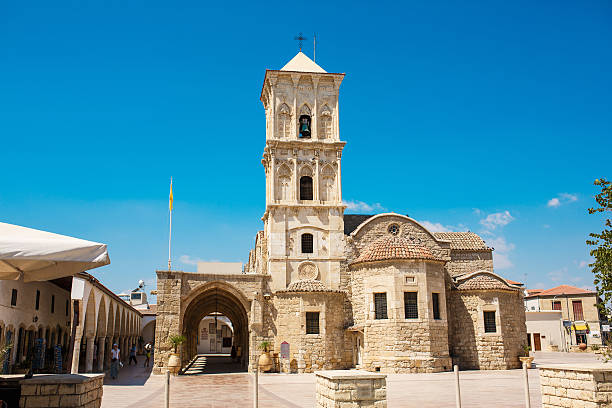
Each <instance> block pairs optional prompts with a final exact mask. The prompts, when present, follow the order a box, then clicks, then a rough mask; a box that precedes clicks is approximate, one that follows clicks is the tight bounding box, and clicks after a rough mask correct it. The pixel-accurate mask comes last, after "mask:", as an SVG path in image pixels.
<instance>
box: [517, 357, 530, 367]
mask: <svg viewBox="0 0 612 408" xmlns="http://www.w3.org/2000/svg"><path fill="white" fill-rule="evenodd" d="M519 360H521V363H525V364H527V368H531V363H533V357H531V356H529V357H519Z"/></svg>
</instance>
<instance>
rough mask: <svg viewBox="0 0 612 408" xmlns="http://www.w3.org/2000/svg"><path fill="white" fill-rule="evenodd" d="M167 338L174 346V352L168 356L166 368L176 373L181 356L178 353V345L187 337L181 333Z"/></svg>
mask: <svg viewBox="0 0 612 408" xmlns="http://www.w3.org/2000/svg"><path fill="white" fill-rule="evenodd" d="M168 340H169V341H170V343H171V344H172V347H173V348H174V353H172V354H170V358H168V370H169V371H170V373H171V374H175V375H176V374H178V372H179V371H180V369H181V358H180V357H179V355H178V347H179V346H180V345H181V344H183V343H184V342H185V341H186V340H187V338H186V337H185V336H183V335H182V334H173V335H171V336H170V337H169V338H168Z"/></svg>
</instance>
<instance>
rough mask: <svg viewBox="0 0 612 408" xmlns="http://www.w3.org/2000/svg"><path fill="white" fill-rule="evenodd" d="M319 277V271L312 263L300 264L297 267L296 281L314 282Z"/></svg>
mask: <svg viewBox="0 0 612 408" xmlns="http://www.w3.org/2000/svg"><path fill="white" fill-rule="evenodd" d="M318 277H319V269H318V268H317V265H315V264H314V263H312V262H302V263H301V264H300V266H299V267H298V279H299V280H304V279H309V280H314V279H317V278H318Z"/></svg>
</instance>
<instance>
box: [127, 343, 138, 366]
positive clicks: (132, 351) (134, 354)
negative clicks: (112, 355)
mask: <svg viewBox="0 0 612 408" xmlns="http://www.w3.org/2000/svg"><path fill="white" fill-rule="evenodd" d="M132 360H134V364H135V365H138V361H136V344H134V345H132V348H131V349H130V361H129V362H128V365H132Z"/></svg>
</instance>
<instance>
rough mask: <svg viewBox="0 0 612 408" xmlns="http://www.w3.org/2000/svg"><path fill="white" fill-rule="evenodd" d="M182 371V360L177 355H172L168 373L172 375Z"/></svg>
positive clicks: (169, 359) (169, 360)
mask: <svg viewBox="0 0 612 408" xmlns="http://www.w3.org/2000/svg"><path fill="white" fill-rule="evenodd" d="M180 370H181V358H180V357H179V355H178V354H177V353H172V354H170V358H168V371H170V374H174V375H176V374H178V372H179V371H180Z"/></svg>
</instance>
